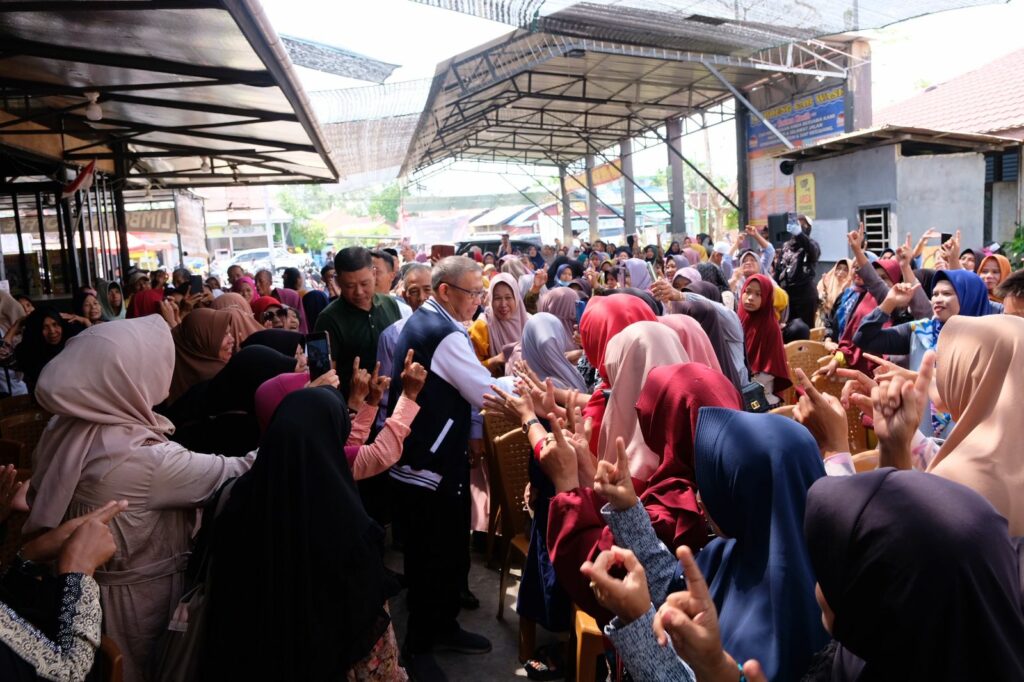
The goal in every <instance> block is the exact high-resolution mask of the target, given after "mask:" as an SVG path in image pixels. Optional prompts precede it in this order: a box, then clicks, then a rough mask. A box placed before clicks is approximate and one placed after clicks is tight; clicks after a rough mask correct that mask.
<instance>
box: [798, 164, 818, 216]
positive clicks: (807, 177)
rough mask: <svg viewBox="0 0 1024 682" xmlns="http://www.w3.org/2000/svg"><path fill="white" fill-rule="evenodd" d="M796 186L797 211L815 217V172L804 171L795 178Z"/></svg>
mask: <svg viewBox="0 0 1024 682" xmlns="http://www.w3.org/2000/svg"><path fill="white" fill-rule="evenodd" d="M793 186H794V187H795V188H796V212H797V213H802V214H804V215H805V216H807V217H808V218H814V173H804V174H802V175H798V176H796V178H794V182H793Z"/></svg>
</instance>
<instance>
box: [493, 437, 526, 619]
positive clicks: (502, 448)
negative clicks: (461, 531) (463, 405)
mask: <svg viewBox="0 0 1024 682" xmlns="http://www.w3.org/2000/svg"><path fill="white" fill-rule="evenodd" d="M494 454H495V457H494V459H495V464H496V465H497V466H496V467H495V470H496V472H497V474H498V476H499V477H500V479H501V484H500V488H499V490H500V504H501V506H502V530H503V531H504V533H503V534H504V536H505V538H506V539H507V540H508V547H507V548H506V550H505V559H504V561H502V564H501V572H500V576H501V577H500V579H499V581H498V620H503V619H504V617H505V616H504V611H505V580H506V579H507V578H508V573H509V567H510V566H511V563H512V553H513V552H516V553H518V554H520V555H521V556H522V558H523V560H524V561H525V560H526V554H527V552H528V551H529V547H530V540H529V536H528V535H527V533H528V531H529V527H530V518H529V516H528V515H527V514H526V512H525V511H524V510H523V507H524V501H525V500H524V492H525V490H526V484H527V483H528V482H529V480H530V474H529V463H530V457H531V456H532V454H533V453H532V452H531V449H530V441H528V440H527V439H526V436H525V435H524V434H523V432H522V430H520V429H516V430H514V431H510V432H509V433H506V434H505V435H503V436H499V437H498V438H496V439H495V441H494Z"/></svg>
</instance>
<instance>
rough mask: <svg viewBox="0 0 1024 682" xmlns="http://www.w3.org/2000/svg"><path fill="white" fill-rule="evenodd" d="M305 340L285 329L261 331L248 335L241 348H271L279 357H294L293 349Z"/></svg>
mask: <svg viewBox="0 0 1024 682" xmlns="http://www.w3.org/2000/svg"><path fill="white" fill-rule="evenodd" d="M305 338H306V337H304V336H303V335H302V334H300V333H299V332H293V331H288V330H287V329H264V330H263V331H258V332H256V333H254V334H250V335H249V337H248V338H247V339H246V340H245V341H243V342H242V348H248V347H249V346H264V347H266V348H273V349H274V350H276V351H277V352H278V353H280V354H281V355H290V356H292V357H295V349H296V348H298V347H299V345H300V344H302V342H303V340H304V339H305Z"/></svg>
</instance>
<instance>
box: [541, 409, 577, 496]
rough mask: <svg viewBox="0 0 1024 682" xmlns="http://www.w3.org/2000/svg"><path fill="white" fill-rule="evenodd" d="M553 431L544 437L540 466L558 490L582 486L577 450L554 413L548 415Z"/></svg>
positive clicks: (562, 490)
mask: <svg viewBox="0 0 1024 682" xmlns="http://www.w3.org/2000/svg"><path fill="white" fill-rule="evenodd" d="M548 421H549V422H550V424H551V430H552V432H551V433H549V434H548V435H547V437H546V438H545V439H544V447H543V448H542V449H541V451H540V468H541V469H543V470H544V473H545V474H546V475H547V477H548V478H550V479H551V482H552V483H554V484H555V490H556V491H558V492H560V493H561V492H567V491H569V490H575V489H576V488H579V487H580V478H579V469H578V464H577V461H576V450H575V449H573V447H572V445H570V444H569V442H568V441H567V440H566V439H565V434H564V433H562V427H563V424H562V422H561V420H559V419H557V418H556V417H555V415H554V413H552V414H549V415H548Z"/></svg>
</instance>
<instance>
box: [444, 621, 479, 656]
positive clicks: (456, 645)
mask: <svg viewBox="0 0 1024 682" xmlns="http://www.w3.org/2000/svg"><path fill="white" fill-rule="evenodd" d="M490 650H491V641H490V640H489V639H487V638H486V637H484V636H483V635H478V634H476V633H475V632H469V631H467V630H463V629H462V628H461V627H460V628H459V629H458V630H456V631H455V632H453V633H452V634H450V635H448V636H446V637H441V638H438V640H437V642H436V643H435V644H434V651H454V652H456V653H460V654H486V653H489V652H490Z"/></svg>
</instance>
